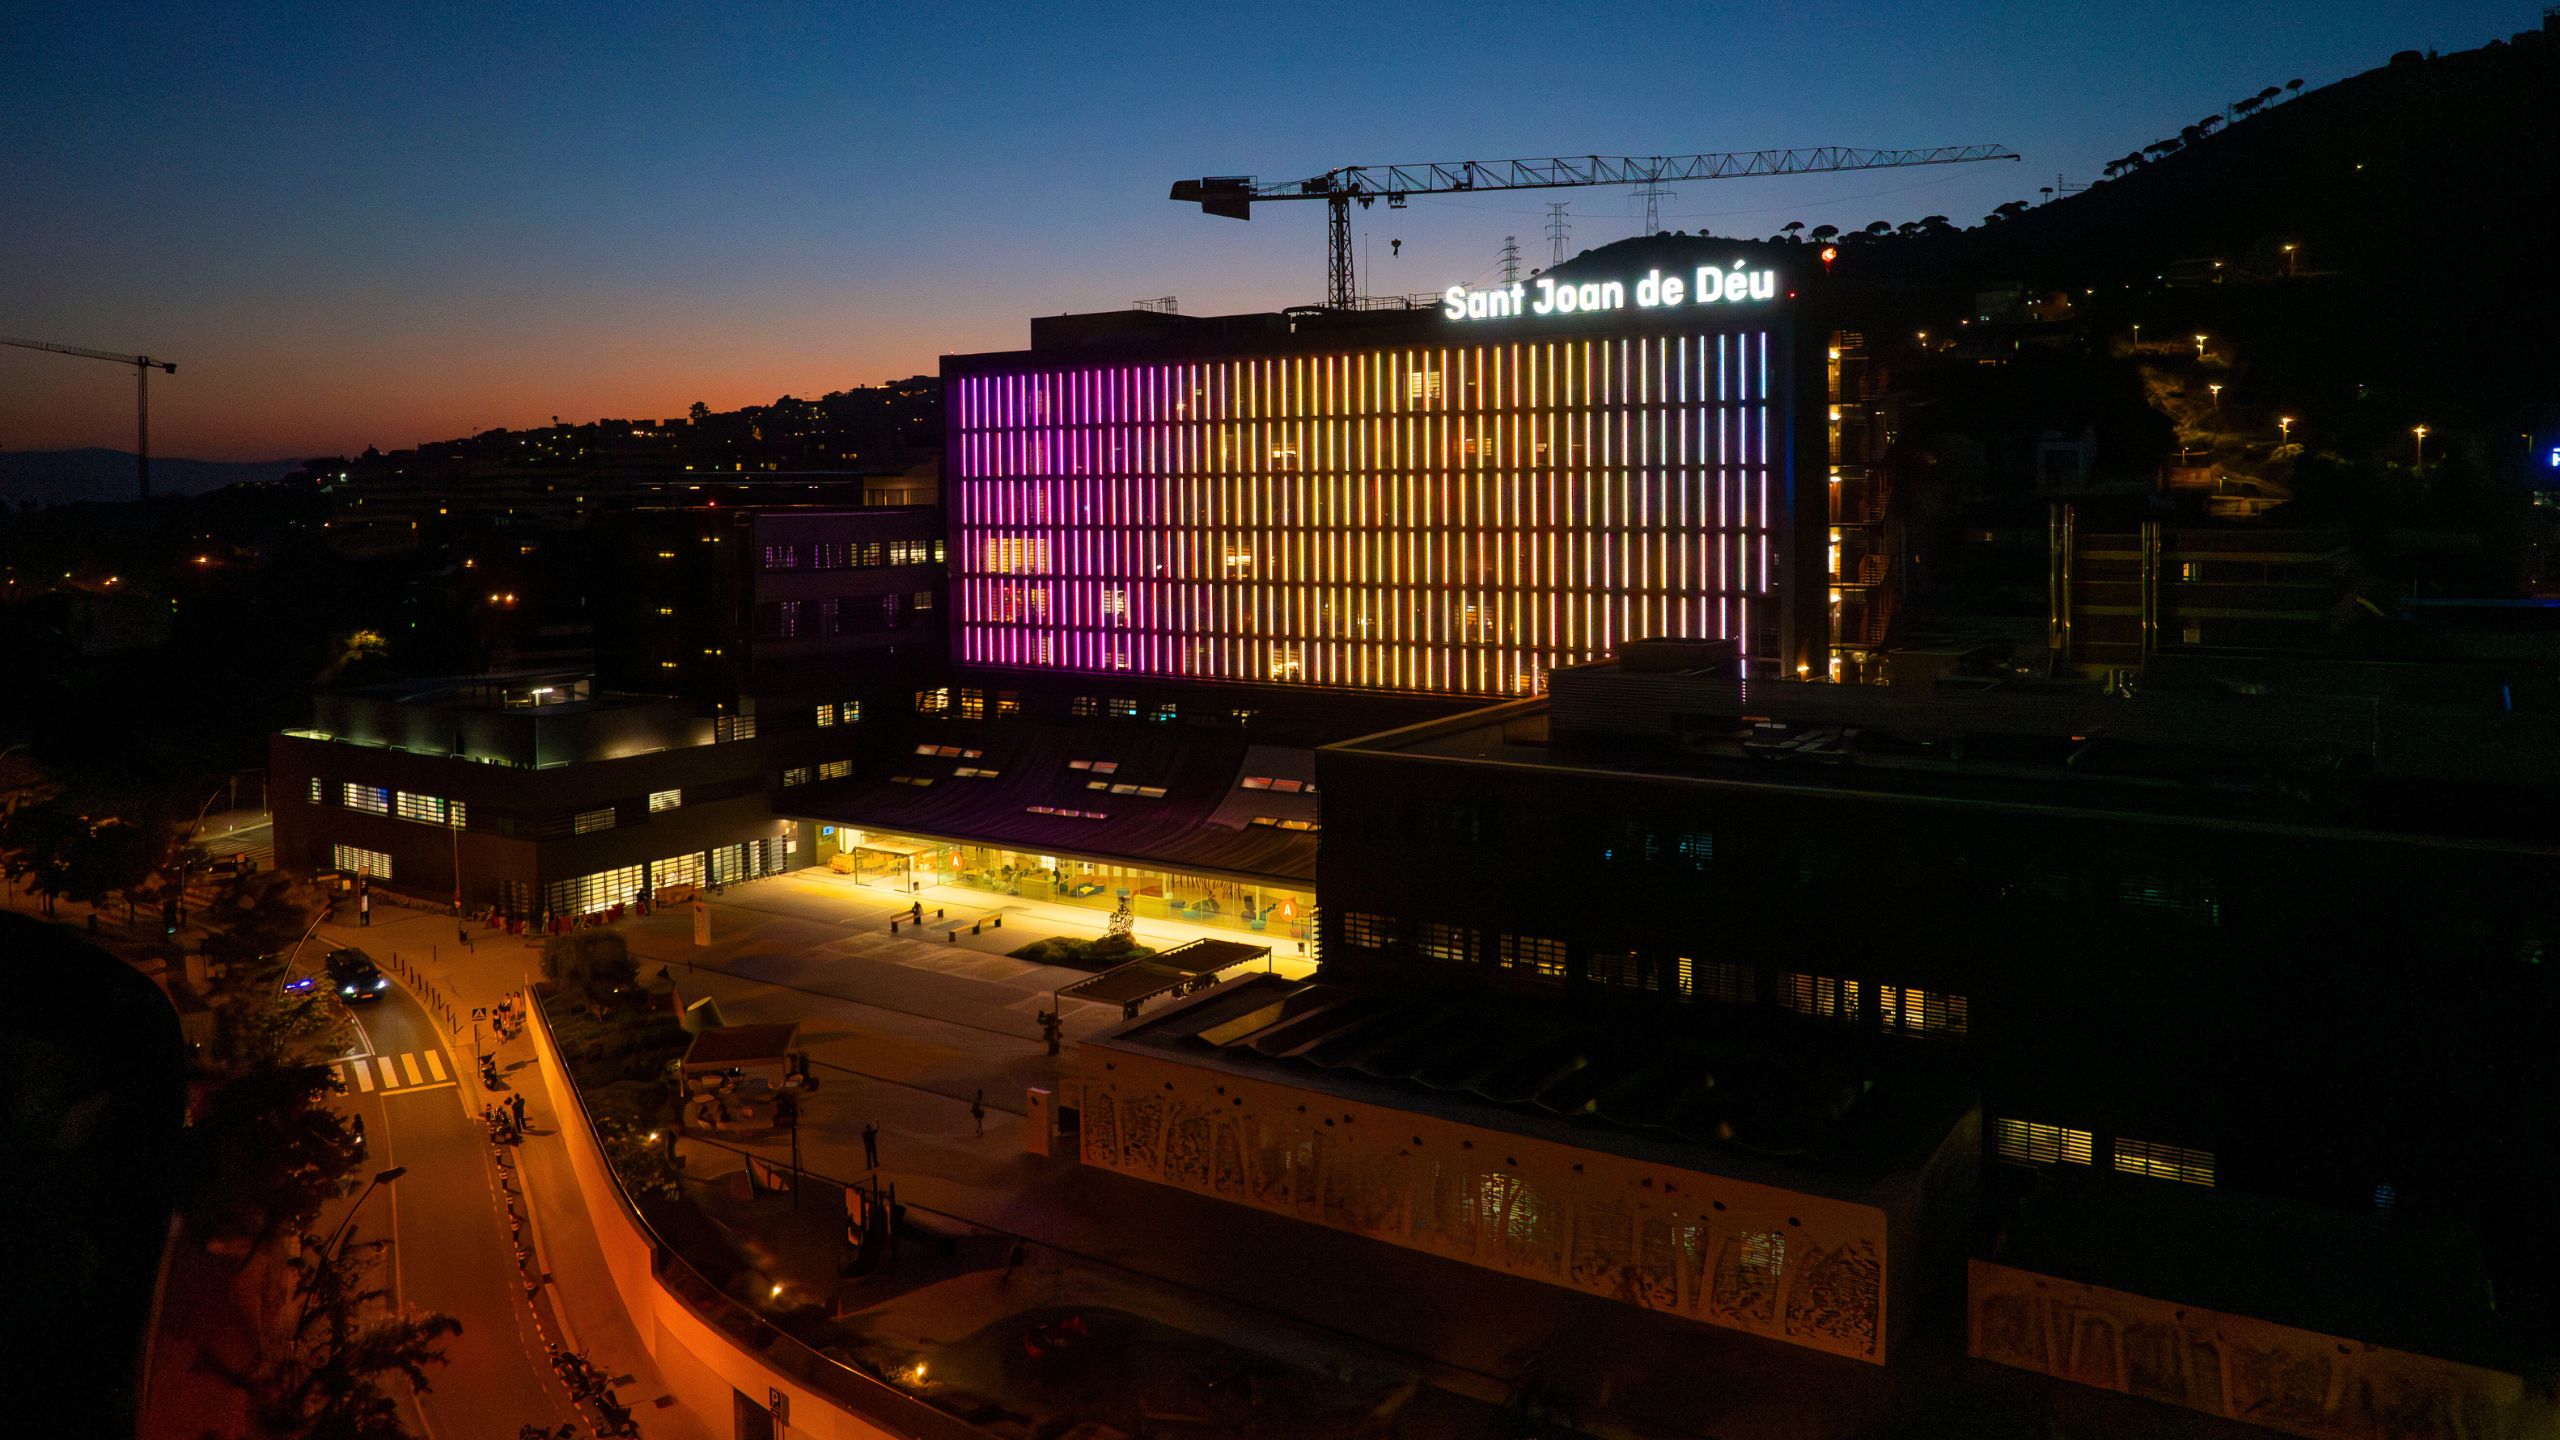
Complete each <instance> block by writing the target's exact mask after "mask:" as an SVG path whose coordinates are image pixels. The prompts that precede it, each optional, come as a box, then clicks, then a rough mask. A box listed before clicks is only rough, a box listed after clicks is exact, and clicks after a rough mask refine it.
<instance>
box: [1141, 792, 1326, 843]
mask: <svg viewBox="0 0 2560 1440" xmlns="http://www.w3.org/2000/svg"><path fill="white" fill-rule="evenodd" d="M1157 793H1159V794H1161V793H1163V792H1161V791H1159V792H1157ZM1251 823H1253V824H1255V825H1268V826H1270V827H1271V828H1272V829H1274V830H1303V831H1307V832H1309V833H1311V834H1312V833H1313V832H1314V831H1315V830H1316V829H1317V828H1318V826H1317V825H1316V822H1315V821H1313V820H1298V819H1293V818H1291V817H1289V816H1286V815H1256V816H1254V817H1253V820H1252V822H1251Z"/></svg>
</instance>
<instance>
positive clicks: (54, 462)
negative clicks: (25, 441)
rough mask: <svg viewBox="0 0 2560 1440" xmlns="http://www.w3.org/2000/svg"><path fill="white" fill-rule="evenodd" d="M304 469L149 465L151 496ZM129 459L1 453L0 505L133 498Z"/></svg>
mask: <svg viewBox="0 0 2560 1440" xmlns="http://www.w3.org/2000/svg"><path fill="white" fill-rule="evenodd" d="M301 468H302V462H301V461H299V460H187V459H179V458H173V459H161V458H158V457H154V458H153V460H152V461H151V491H152V493H153V494H155V495H201V494H204V493H205V492H206V491H208V490H219V489H221V488H222V487H223V486H225V485H237V484H241V483H242V482H244V481H253V480H273V479H276V478H277V477H279V476H283V475H290V474H292V473H293V472H294V471H296V470H299V469H301ZM134 489H135V482H134V469H133V456H132V454H131V453H130V452H127V451H123V450H100V449H95V448H92V449H86V450H25V451H0V501H5V502H7V503H8V504H10V505H12V506H14V507H16V508H19V509H25V508H27V507H29V506H37V505H72V504H78V503H80V502H82V501H91V500H106V501H120V500H131V499H133V498H134Z"/></svg>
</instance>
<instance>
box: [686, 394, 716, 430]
mask: <svg viewBox="0 0 2560 1440" xmlns="http://www.w3.org/2000/svg"><path fill="white" fill-rule="evenodd" d="M684 413H685V414H686V415H688V416H690V417H692V420H693V423H694V424H696V425H699V424H701V423H702V422H703V421H705V420H708V419H710V418H711V407H710V406H708V405H705V404H703V403H702V402H701V401H699V400H696V401H694V402H693V404H692V405H691V406H689V407H688V408H687V409H686V410H685V412H684Z"/></svg>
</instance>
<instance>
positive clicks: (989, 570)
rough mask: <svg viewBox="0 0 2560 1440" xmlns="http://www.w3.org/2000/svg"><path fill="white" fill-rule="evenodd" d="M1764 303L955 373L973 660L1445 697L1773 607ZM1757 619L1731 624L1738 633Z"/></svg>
mask: <svg viewBox="0 0 2560 1440" xmlns="http://www.w3.org/2000/svg"><path fill="white" fill-rule="evenodd" d="M1771 350H1772V341H1771V337H1770V335H1769V334H1768V332H1766V331H1759V330H1752V331H1738V332H1722V333H1709V334H1698V335H1686V336H1681V335H1653V336H1643V337H1625V338H1618V337H1611V338H1607V339H1593V340H1571V341H1532V342H1522V343H1517V344H1494V345H1472V346H1460V347H1429V348H1422V347H1410V348H1403V349H1395V350H1387V351H1369V352H1360V353H1351V354H1333V355H1293V356H1267V357H1262V358H1254V359H1243V358H1238V359H1215V360H1201V361H1188V362H1166V363H1151V364H1131V365H1113V366H1103V367H1093V368H1083V369H1076V368H1064V369H1050V370H1041V371H1036V372H1030V373H1017V374H1003V375H977V376H963V377H956V378H955V379H954V380H953V382H952V385H951V388H950V391H949V393H948V394H947V395H946V401H947V403H949V404H950V405H952V406H953V407H954V430H953V441H952V453H951V454H950V456H949V462H948V473H949V474H950V476H951V477H952V483H951V487H950V490H951V493H950V497H949V499H950V504H951V505H952V507H953V524H954V532H955V535H956V538H957V541H958V544H957V547H956V548H955V549H954V550H953V552H952V554H951V584H952V599H953V604H954V605H955V606H957V607H958V616H957V630H956V636H955V638H956V642H957V644H958V646H959V656H960V658H961V659H962V660H963V661H966V662H969V663H972V664H980V665H992V666H1007V667H1021V668H1030V669H1056V670H1074V671H1093V672H1104V673H1111V672H1119V671H1129V672H1134V673H1136V674H1141V675H1165V676H1183V677H1193V678H1203V679H1223V680H1239V681H1252V682H1256V683H1265V684H1268V683H1283V684H1307V685H1326V686H1352V687H1359V688H1366V689H1393V690H1413V691H1432V692H1440V693H1448V694H1463V695H1505V694H1520V693H1525V692H1529V691H1532V690H1536V689H1539V688H1541V686H1542V683H1543V679H1544V676H1545V675H1546V673H1547V672H1548V671H1549V670H1551V669H1553V668H1554V667H1556V666H1558V665H1563V664H1570V663H1573V662H1575V661H1580V660H1587V659H1591V658H1594V657H1597V656H1599V655H1603V654H1606V653H1608V652H1610V651H1611V650H1613V649H1614V648H1615V647H1616V646H1617V644H1618V643H1619V642H1620V641H1621V640H1625V639H1630V638H1637V637H1644V636H1657V635H1659V636H1681V637H1722V636H1733V635H1742V636H1746V637H1748V636H1750V635H1751V634H1752V624H1753V620H1752V611H1753V608H1754V607H1755V606H1759V607H1763V608H1762V611H1761V614H1762V619H1761V627H1762V629H1763V630H1765V629H1766V628H1767V625H1768V623H1769V621H1771V620H1774V618H1775V611H1774V609H1772V608H1767V607H1770V606H1771V605H1772V603H1773V593H1774V592H1773V587H1772V584H1771V576H1770V557H1771V545H1770V540H1771V525H1772V517H1773V511H1772V509H1771V507H1772V504H1773V503H1783V502H1782V501H1775V500H1773V496H1774V495H1775V493H1776V492H1777V490H1778V489H1779V488H1780V486H1782V484H1783V481H1782V479H1781V478H1780V477H1779V476H1777V475H1775V474H1773V472H1774V471H1777V470H1778V469H1779V466H1778V465H1777V463H1776V462H1775V460H1774V459H1773V456H1774V454H1775V452H1774V451H1773V449H1772V447H1773V446H1780V445H1783V444H1784V437H1783V435H1782V433H1781V429H1782V426H1783V423H1784V417H1783V415H1782V414H1773V413H1772V412H1773V410H1776V409H1778V406H1777V405H1776V403H1775V402H1774V401H1773V399H1772V395H1771V389H1770V386H1771V377H1772V374H1773V363H1774V362H1773V357H1772V355H1771ZM1746 643H1748V641H1746Z"/></svg>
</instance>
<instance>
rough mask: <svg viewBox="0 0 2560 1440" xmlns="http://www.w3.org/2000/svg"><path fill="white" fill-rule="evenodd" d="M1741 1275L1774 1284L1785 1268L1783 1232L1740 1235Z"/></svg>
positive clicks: (1758, 1232) (1747, 1232)
mask: <svg viewBox="0 0 2560 1440" xmlns="http://www.w3.org/2000/svg"><path fill="white" fill-rule="evenodd" d="M1740 1264H1741V1266H1742V1273H1743V1274H1744V1275H1745V1276H1746V1277H1751V1276H1757V1277H1759V1281H1760V1283H1774V1282H1775V1281H1776V1279H1777V1277H1778V1276H1779V1275H1780V1274H1781V1273H1783V1272H1784V1271H1785V1270H1786V1268H1787V1235H1786V1232H1785V1231H1783V1230H1747V1231H1744V1232H1743V1235H1742V1253H1741V1256H1740Z"/></svg>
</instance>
